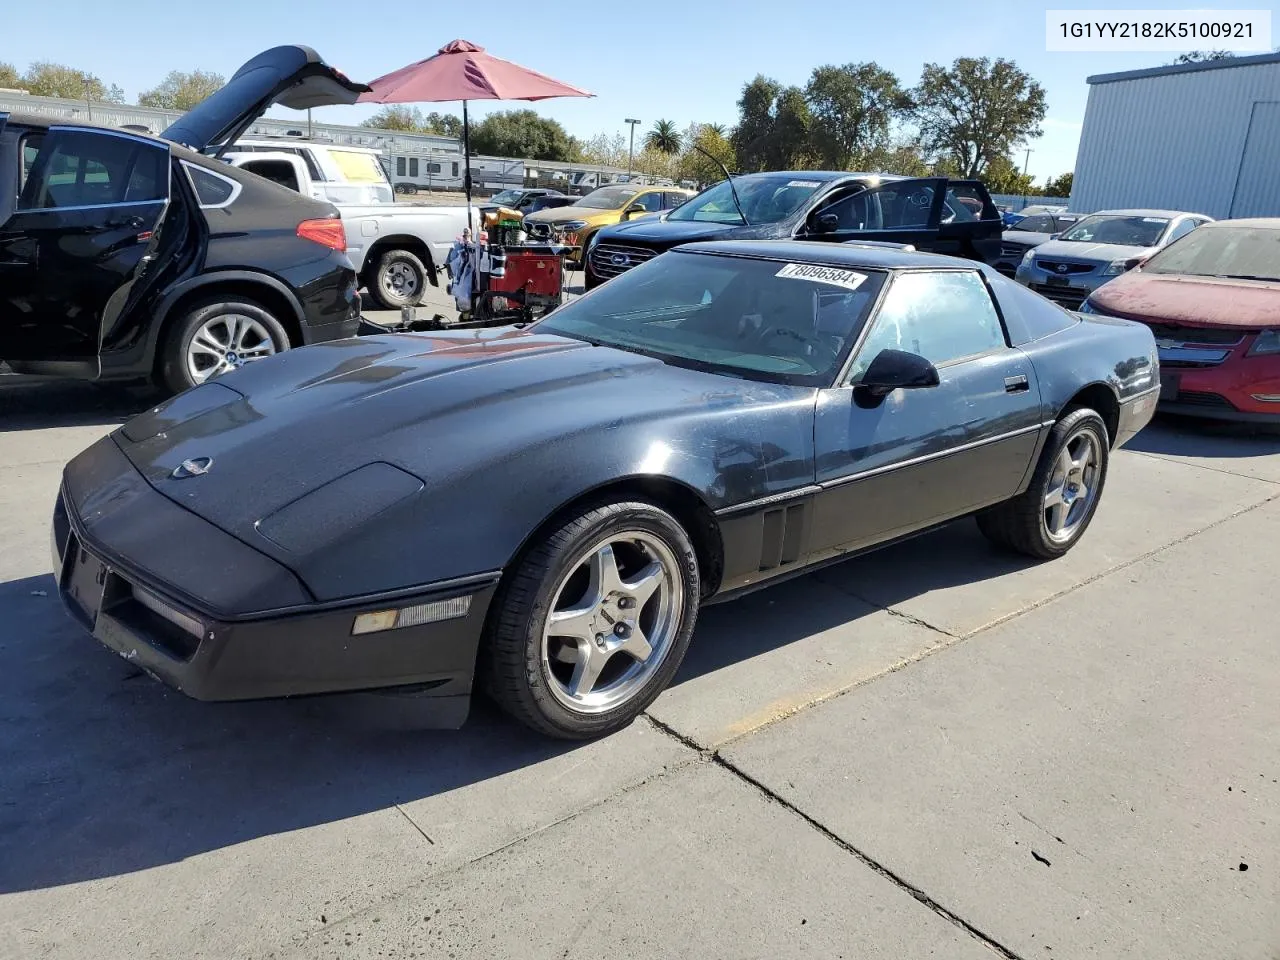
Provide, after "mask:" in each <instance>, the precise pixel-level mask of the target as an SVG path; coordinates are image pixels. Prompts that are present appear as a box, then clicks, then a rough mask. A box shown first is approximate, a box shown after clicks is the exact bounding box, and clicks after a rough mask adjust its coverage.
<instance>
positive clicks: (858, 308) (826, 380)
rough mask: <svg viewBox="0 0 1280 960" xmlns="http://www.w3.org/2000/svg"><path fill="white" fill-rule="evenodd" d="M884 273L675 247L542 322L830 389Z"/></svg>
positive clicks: (736, 372) (629, 346)
mask: <svg viewBox="0 0 1280 960" xmlns="http://www.w3.org/2000/svg"><path fill="white" fill-rule="evenodd" d="M883 280H884V274H883V273H882V272H880V271H876V270H865V269H861V268H854V267H848V266H839V267H837V266H824V265H820V264H810V263H795V262H787V261H780V260H754V259H746V258H744V257H729V256H718V255H710V254H700V253H688V252H681V251H673V252H671V253H667V254H664V255H662V256H660V257H655V258H654V259H653V260H650V261H649V262H648V263H645V264H642V265H640V266H638V267H636V268H634V269H632V270H628V271H627V272H626V273H624V274H622V275H620V276H618V277H615V278H614V279H612V280H610V281H609V282H608V283H606V284H604V285H603V286H601V287H599V288H598V289H596V290H594V291H592V292H591V293H590V294H589V295H587V296H585V297H582V298H581V299H579V300H575V301H574V302H572V303H569V304H566V305H564V306H562V307H560V308H559V309H558V310H556V311H555V312H554V313H552V314H550V315H548V316H547V318H546V319H545V320H542V321H540V322H539V323H538V324H537V329H538V330H539V331H541V332H545V333H556V334H560V335H562V336H566V337H572V338H574V339H578V340H586V341H587V342H589V343H593V344H596V345H598V346H610V347H618V348H619V349H622V350H630V351H633V352H636V353H643V354H646V355H648V356H652V357H656V358H658V359H661V360H665V361H668V362H670V363H673V364H676V365H684V366H692V367H696V368H698V369H705V370H710V371H712V372H715V373H724V374H728V375H731V376H738V377H747V378H750V379H757V380H767V381H769V382H772V383H786V384H793V385H798V386H829V385H830V384H831V382H832V381H833V379H834V378H835V375H836V373H837V371H838V370H839V369H840V366H841V364H842V363H843V361H844V358H845V356H846V355H847V354H848V352H849V349H850V348H851V347H852V345H853V342H854V341H855V340H856V339H857V337H858V333H859V331H861V329H862V326H863V324H864V323H866V319H867V313H868V311H869V309H870V306H871V304H872V303H874V302H875V298H876V293H877V291H878V290H879V289H880V285H881V283H882V282H883Z"/></svg>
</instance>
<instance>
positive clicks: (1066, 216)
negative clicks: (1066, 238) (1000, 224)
mask: <svg viewBox="0 0 1280 960" xmlns="http://www.w3.org/2000/svg"><path fill="white" fill-rule="evenodd" d="M1079 219H1080V217H1079V216H1077V215H1076V214H1073V213H1058V214H1053V213H1033V214H1032V215H1031V216H1029V217H1022V218H1021V219H1020V220H1018V221H1017V223H1015V224H1014V225H1013V226H1011V227H1008V226H1006V227H1005V228H1004V233H1003V234H1002V235H1001V237H1000V258H999V259H998V260H996V262H995V263H994V264H993V266H994V267H995V268H996V269H997V270H999V271H1000V272H1001V273H1003V274H1004V275H1005V276H1006V277H1012V276H1014V275H1016V274H1017V271H1018V264H1020V263H1021V262H1022V258H1023V257H1025V256H1026V255H1027V251H1028V250H1030V249H1032V248H1033V247H1038V246H1040V244H1042V243H1048V242H1049V241H1050V240H1052V239H1053V238H1054V237H1056V236H1057V235H1058V234H1059V233H1061V232H1062V231H1064V230H1067V229H1070V228H1071V226H1073V225H1074V224H1075V223H1076V221H1078V220H1079Z"/></svg>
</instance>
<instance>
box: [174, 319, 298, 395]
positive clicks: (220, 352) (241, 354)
mask: <svg viewBox="0 0 1280 960" xmlns="http://www.w3.org/2000/svg"><path fill="white" fill-rule="evenodd" d="M274 353H276V342H275V341H274V340H272V339H271V333H270V331H268V330H267V328H266V326H265V325H264V324H263V323H262V322H261V321H259V320H256V319H254V318H253V317H246V316H245V315H244V314H240V313H225V314H222V315H220V316H217V317H214V318H212V319H211V320H207V321H205V322H204V323H202V324H201V325H200V328H199V329H198V330H196V332H195V334H194V336H192V338H191V342H190V343H189V344H188V345H187V372H188V373H189V374H190V375H191V380H192V382H193V383H203V382H204V381H206V380H209V379H211V378H213V377H217V376H221V375H222V374H224V373H227V372H229V371H231V370H236V369H238V368H239V367H242V366H244V365H245V364H246V363H249V362H251V361H253V360H261V359H263V358H264V357H269V356H271V355H272V354H274Z"/></svg>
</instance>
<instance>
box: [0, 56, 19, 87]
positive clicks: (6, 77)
mask: <svg viewBox="0 0 1280 960" xmlns="http://www.w3.org/2000/svg"><path fill="white" fill-rule="evenodd" d="M21 86H22V76H21V75H20V74H19V73H18V68H17V67H15V66H14V65H13V64H12V63H5V62H4V61H2V60H0V88H9V89H18V88H20V87H21Z"/></svg>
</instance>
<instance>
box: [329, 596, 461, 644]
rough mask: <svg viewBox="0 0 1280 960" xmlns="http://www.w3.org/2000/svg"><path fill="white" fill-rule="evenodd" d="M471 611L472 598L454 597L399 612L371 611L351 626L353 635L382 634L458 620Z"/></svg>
mask: <svg viewBox="0 0 1280 960" xmlns="http://www.w3.org/2000/svg"><path fill="white" fill-rule="evenodd" d="M470 609H471V598H470V597H454V598H453V599H452V600H435V601H432V602H431V603H419V604H416V605H415V606H412V607H400V608H399V609H397V610H370V611H369V612H368V613H362V614H360V615H359V616H357V617H356V619H355V622H354V623H353V624H352V625H351V633H352V635H353V636H359V635H360V634H362V633H380V632H382V631H383V630H398V629H400V628H401V627H419V626H422V625H423V624H425V623H438V622H440V621H441V620H456V619H458V618H459V617H465V616H466V615H467V612H468V611H469V610H470Z"/></svg>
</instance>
